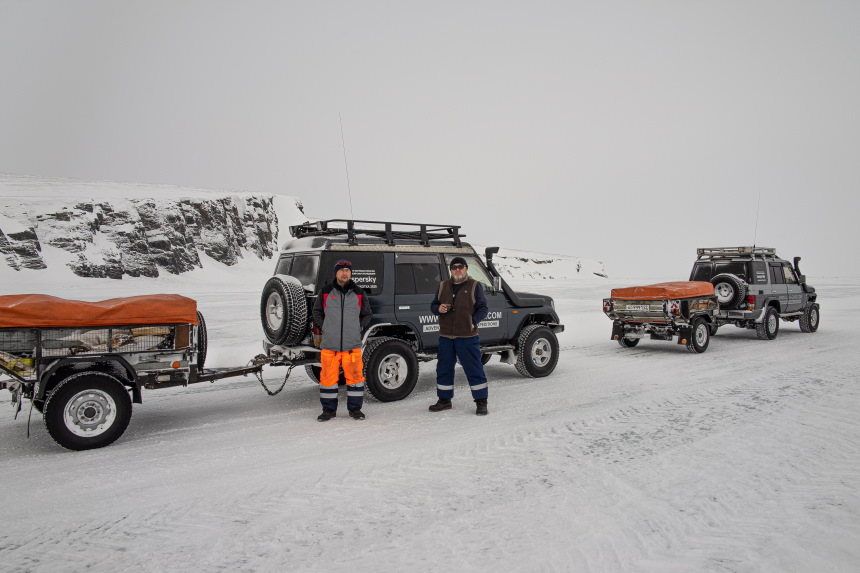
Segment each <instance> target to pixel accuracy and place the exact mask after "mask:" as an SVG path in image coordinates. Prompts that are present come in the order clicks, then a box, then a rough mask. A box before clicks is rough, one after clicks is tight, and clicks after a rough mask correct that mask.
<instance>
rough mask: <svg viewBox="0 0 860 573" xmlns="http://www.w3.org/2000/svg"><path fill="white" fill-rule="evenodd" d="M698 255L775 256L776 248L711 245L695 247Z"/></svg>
mask: <svg viewBox="0 0 860 573" xmlns="http://www.w3.org/2000/svg"><path fill="white" fill-rule="evenodd" d="M696 254H698V255H699V256H700V257H702V256H706V257H732V256H734V257H737V256H739V255H765V256H767V255H770V256H772V257H774V256H776V249H773V248H771V247H755V246H752V247H712V248H703V249H696Z"/></svg>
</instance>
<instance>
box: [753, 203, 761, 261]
mask: <svg viewBox="0 0 860 573" xmlns="http://www.w3.org/2000/svg"><path fill="white" fill-rule="evenodd" d="M759 205H761V191H759V192H758V199H757V200H756V203H755V232H754V233H753V249H755V241H756V239H757V238H758V208H759Z"/></svg>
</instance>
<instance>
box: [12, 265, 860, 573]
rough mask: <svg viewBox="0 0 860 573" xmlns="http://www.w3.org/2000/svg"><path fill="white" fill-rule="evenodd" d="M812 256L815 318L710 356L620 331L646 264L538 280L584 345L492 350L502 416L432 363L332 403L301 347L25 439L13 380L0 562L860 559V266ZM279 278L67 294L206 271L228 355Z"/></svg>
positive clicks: (290, 567)
mask: <svg viewBox="0 0 860 573" xmlns="http://www.w3.org/2000/svg"><path fill="white" fill-rule="evenodd" d="M666 278H667V279H671V278H672V277H666ZM810 280H811V282H813V284H815V286H816V287H817V288H818V291H819V293H820V300H821V303H822V309H821V310H822V326H821V329H820V330H819V331H818V332H817V333H815V334H802V333H801V332H800V329H799V328H798V326H797V325H796V324H787V323H782V324H781V330H780V335H779V338H778V339H777V340H775V341H772V342H763V341H759V340H757V339H756V338H755V334H754V333H753V332H751V331H747V330H740V329H737V328H734V327H725V328H723V329H721V330H720V333H719V334H718V335H717V337H716V338H714V339H712V341H711V346H710V348H709V349H708V351H707V352H706V353H705V354H702V355H692V354H689V353H688V352H687V351H686V349H685V348H684V347H683V346H679V345H677V344H673V343H667V342H657V341H648V340H646V341H643V342H642V343H641V344H640V345H639V346H638V347H637V348H635V349H622V348H620V347H619V346H618V345H617V344H616V343H614V342H612V341H610V340H609V332H610V322H609V320H608V319H607V318H606V317H605V316H604V315H603V313H602V312H601V299H602V297H604V296H606V295H608V293H609V289H610V288H612V287H615V286H629V285H631V284H637V281H635V280H625V281H619V280H612V281H606V280H594V281H583V282H561V281H534V282H522V283H520V284H518V285H517V286H518V287H520V288H522V289H523V290H529V291H532V292H543V293H547V294H551V295H552V296H554V297H556V303H557V308H558V309H559V314H560V315H561V317H562V319H563V321H564V322H565V323H566V325H567V331H566V332H565V333H564V334H563V335H561V337H560V341H561V345H562V354H561V361H560V363H559V366H558V368H557V370H556V371H555V373H554V374H553V375H552V376H551V377H549V378H545V379H540V380H529V379H523V378H521V377H519V376H518V375H517V373H516V370H515V369H514V368H513V367H511V366H508V365H505V364H501V363H499V362H497V361H495V360H494V361H493V362H491V363H490V364H489V365H488V366H487V373H488V375H489V377H490V379H491V381H492V382H491V389H490V415H489V416H487V417H485V418H478V417H476V416H475V415H474V405H473V403H472V402H471V400H469V399H468V395H467V394H468V392H467V391H466V387H465V380H464V379H462V377H461V378H460V379H459V381H458V386H457V389H456V397H455V408H454V409H453V410H451V411H448V412H443V413H439V414H431V413H429V412H427V406H428V405H429V404H431V403H432V402H433V401H434V399H435V393H434V373H433V363H430V364H425V365H423V367H422V371H421V376H420V379H419V382H418V386H417V388H416V390H415V392H414V393H413V394H412V395H411V396H409V397H408V398H407V399H405V400H403V401H401V402H395V403H390V404H380V403H377V402H372V401H368V402H367V404H366V407H365V412H366V413H367V416H368V418H367V420H366V421H364V422H355V421H353V420H350V419H348V418H346V417H345V416H344V417H338V418H337V419H335V420H334V421H332V422H330V423H327V424H319V423H318V422H316V420H315V417H316V414H317V411H318V410H319V404H318V393H317V390H316V387H315V386H314V385H313V384H311V383H310V382H309V380H308V379H307V378H306V377H305V375H304V372H303V371H300V370H296V371H294V373H293V376H292V377H291V378H290V380H289V382H288V383H287V386H286V388H285V390H284V391H283V392H282V393H281V394H279V395H277V396H275V397H269V396H268V395H266V394H265V393H264V392H263V390H262V389H261V388H260V385H259V383H258V382H257V381H256V380H254V379H250V378H245V379H234V380H233V381H225V382H218V383H215V384H201V385H196V386H190V387H188V388H173V389H165V390H160V391H145V392H144V404H142V405H140V406H135V410H134V415H133V417H132V421H131V425H130V426H129V429H128V430H127V431H126V433H125V435H124V436H123V437H122V438H121V439H120V440H119V441H118V442H116V443H115V444H113V445H112V446H110V447H108V448H104V449H101V450H94V451H88V452H78V453H74V452H69V451H66V450H63V449H62V448H60V447H59V446H57V445H56V444H55V443H54V442H53V441H52V440H51V438H50V437H49V436H48V434H47V432H46V431H45V429H44V425H43V424H42V423H41V417H40V416H39V415H38V414H37V413H36V412H34V413H33V420H32V436H31V437H30V439H27V438H26V424H27V422H26V416H23V419H22V417H21V416H19V419H18V420H17V421H13V420H12V409H11V407H9V394H8V392H5V391H3V392H0V461H2V464H0V484H2V488H0V508H2V509H0V570H3V571H40V572H45V571H82V570H90V571H118V570H142V571H217V570H227V571H323V570H326V571H446V572H450V571H660V572H665V571H683V572H689V571H810V572H812V571H816V572H817V571H823V570H830V571H857V570H858V569H860V545H858V542H857V540H858V539H860V496H859V495H858V484H860V422H858V414H857V412H858V409H860V387H858V384H857V378H858V375H857V372H858V367H860V354H858V352H857V342H858V336H857V334H856V324H857V323H858V321H860V280H857V279H829V280H812V278H811V279H810ZM264 281H265V275H263V278H262V279H261V280H260V281H255V280H247V281H236V283H235V284H232V285H229V286H225V283H221V284H211V285H210V286H209V287H208V291H207V292H200V288H201V284H200V283H199V282H197V283H196V284H195V283H194V281H193V279H192V278H188V279H178V278H177V279H176V280H175V281H174V283H172V284H171V283H170V282H168V283H166V284H168V287H165V286H164V285H165V283H164V282H161V283H157V282H154V281H150V282H147V281H138V282H134V281H131V282H129V281H122V284H120V283H118V282H112V281H102V282H96V283H87V284H95V285H96V286H80V284H79V285H78V286H73V287H69V289H66V290H64V292H63V293H49V294H62V295H64V296H66V297H69V298H84V299H88V300H96V299H100V298H110V297H112V296H121V295H127V294H130V293H129V292H128V291H121V290H119V289H120V287H122V288H124V289H129V288H131V289H132V290H133V292H134V293H141V294H142V293H146V292H154V291H156V290H161V291H165V290H167V291H169V292H180V293H183V294H191V295H193V296H195V298H197V299H198V300H199V301H200V307H201V309H202V311H203V312H204V314H205V315H206V317H207V322H208V324H209V329H210V340H211V342H210V344H211V345H212V349H211V351H210V353H211V357H212V358H211V360H210V363H211V365H212V366H219V365H220V366H228V365H234V364H241V363H244V362H245V361H247V360H248V359H249V358H250V357H251V356H253V355H254V354H255V353H257V352H258V351H259V343H258V340H259V338H260V328H259V324H258V318H257V316H258V304H259V303H258V296H259V292H260V289H261V286H262V282H264ZM639 282H642V281H639ZM647 282H657V281H656V280H649V281H647ZM258 283H259V284H258ZM81 284H83V283H81ZM129 285H131V287H129ZM157 285H160V286H157ZM0 290H2V292H0V294H8V293H9V292H16V288H15V287H13V286H11V285H9V284H8V283H6V282H4V284H3V286H2V289H0ZM17 290H18V291H20V290H22V289H21V288H17ZM837 309H838V312H837ZM284 372H285V369H282V368H281V369H278V368H273V369H270V370H268V371H267V382H269V383H271V384H272V385H276V384H278V383H279V382H280V379H281V378H282V377H283V374H284ZM342 407H343V406H342ZM25 413H26V412H25Z"/></svg>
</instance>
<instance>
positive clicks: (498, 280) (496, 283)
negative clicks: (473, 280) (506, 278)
mask: <svg viewBox="0 0 860 573" xmlns="http://www.w3.org/2000/svg"><path fill="white" fill-rule="evenodd" d="M501 290H502V277H497V276H493V291H494V292H501Z"/></svg>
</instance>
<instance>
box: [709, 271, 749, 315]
mask: <svg viewBox="0 0 860 573" xmlns="http://www.w3.org/2000/svg"><path fill="white" fill-rule="evenodd" d="M711 284H712V285H714V294H715V295H717V302H719V303H720V309H722V310H731V309H733V308H738V307H740V306H741V305H742V304H743V303H744V302H745V301H746V298H747V283H746V281H744V280H743V279H742V278H740V277H739V276H737V275H732V274H729V273H722V274H719V275H717V276H715V277H714V278H712V279H711Z"/></svg>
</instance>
